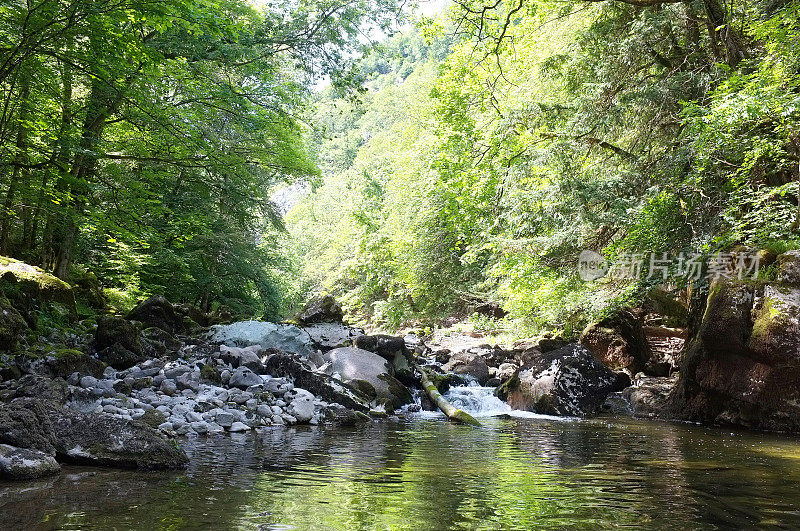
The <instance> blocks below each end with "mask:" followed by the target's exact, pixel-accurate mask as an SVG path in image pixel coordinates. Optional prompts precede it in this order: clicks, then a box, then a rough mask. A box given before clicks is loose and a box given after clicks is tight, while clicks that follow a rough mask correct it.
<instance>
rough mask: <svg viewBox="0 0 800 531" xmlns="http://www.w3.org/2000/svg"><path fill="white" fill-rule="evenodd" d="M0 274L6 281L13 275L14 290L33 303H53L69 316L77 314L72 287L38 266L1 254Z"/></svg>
mask: <svg viewBox="0 0 800 531" xmlns="http://www.w3.org/2000/svg"><path fill="white" fill-rule="evenodd" d="M0 276H2V278H3V279H4V280H6V281H8V280H11V277H13V283H14V284H15V291H17V292H18V293H19V294H20V295H21V296H22V297H24V298H25V299H27V300H29V301H32V302H33V303H34V304H35V305H40V304H41V303H54V304H58V305H60V306H62V307H63V308H64V309H65V310H66V311H67V312H68V313H69V314H70V315H71V316H75V315H76V314H77V311H76V308H75V294H74V292H73V291H72V287H71V286H70V285H69V284H67V283H66V282H64V281H63V280H61V279H59V278H57V277H55V276H53V275H51V274H50V273H47V272H46V271H44V270H43V269H42V268H40V267H36V266H32V265H30V264H26V263H25V262H21V261H19V260H14V259H13V258H8V257H5V256H2V257H0Z"/></svg>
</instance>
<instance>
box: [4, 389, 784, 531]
mask: <svg viewBox="0 0 800 531" xmlns="http://www.w3.org/2000/svg"><path fill="white" fill-rule="evenodd" d="M459 396H461V397H466V398H464V401H463V402H462V403H461V405H466V404H473V405H474V404H475V402H474V399H475V396H483V391H481V390H480V388H470V390H469V392H467V391H465V390H460V389H456V390H454V392H453V393H451V394H450V395H449V397H450V398H451V399H453V400H454V401H455V400H456V397H459ZM491 403H492V402H491V400H486V402H485V403H484V404H478V405H477V407H478V410H482V411H485V412H489V413H490V412H492V411H494V410H495V409H496V408H493V407H490V406H491ZM486 404H489V405H488V406H487V405H486ZM506 413H508V412H506ZM506 413H504V414H503V416H497V415H494V414H492V416H484V417H483V418H482V423H483V426H482V427H480V428H473V427H469V426H460V425H456V424H452V423H450V422H447V421H446V420H445V419H443V418H442V417H440V416H437V417H432V418H425V417H423V416H414V417H412V418H410V419H408V420H395V421H393V420H388V421H382V422H372V423H368V424H366V425H364V426H361V427H358V428H353V429H346V430H324V429H321V428H314V427H309V428H291V429H271V430H267V431H265V432H264V433H262V434H258V435H254V434H251V435H237V436H232V437H228V436H224V437H217V438H210V439H196V440H190V441H188V442H187V443H186V445H185V446H186V448H187V451H188V452H189V453H190V454H191V457H192V462H191V464H190V466H189V468H188V469H187V470H185V471H179V472H135V471H124V470H123V471H121V470H109V469H100V468H86V467H65V470H64V472H63V473H62V474H61V475H59V476H56V477H54V478H50V479H46V480H41V481H34V482H27V483H20V484H12V483H3V484H0V529H17V528H26V529H29V528H34V529H36V528H39V529H53V528H64V529H80V528H103V529H105V528H117V529H126V528H147V529H158V528H172V529H198V528H201V529H202V528H205V529H220V528H246V529H252V528H260V529H285V528H292V527H294V528H297V529H375V528H379V529H385V528H393V529H394V528H396V529H473V528H481V529H530V528H542V527H543V528H553V527H559V528H561V527H584V528H587V527H588V528H593V527H599V526H603V527H607V526H623V527H625V526H650V527H653V526H657V527H659V528H673V529H693V528H708V527H714V526H717V527H753V526H764V525H775V524H777V525H782V526H784V527H798V526H800V513H798V510H800V501H798V497H797V490H796V489H797V485H798V481H800V463H799V462H798V460H797V459H796V458H795V457H796V455H798V452H799V451H800V444H799V443H798V442H797V441H795V440H793V439H790V438H780V437H774V436H768V435H758V434H749V433H735V434H732V433H730V432H729V431H727V432H726V431H720V430H713V429H707V428H697V427H690V426H675V425H669V424H661V423H647V422H639V421H631V420H627V419H610V418H609V419H593V420H580V421H576V420H572V421H569V420H567V421H564V419H558V420H556V419H550V418H542V417H536V418H507V417H505V414H506ZM759 448H769V451H768V452H761V451H759Z"/></svg>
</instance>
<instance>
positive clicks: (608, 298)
mask: <svg viewBox="0 0 800 531" xmlns="http://www.w3.org/2000/svg"><path fill="white" fill-rule="evenodd" d="M406 14H408V10H407V9H404V6H398V5H395V4H392V3H391V2H387V1H384V0H377V1H375V2H369V1H364V2H357V3H337V2H330V1H327V0H324V1H317V0H314V1H301V2H299V3H297V4H292V5H280V4H276V3H257V4H254V5H250V4H248V3H246V2H241V1H236V0H203V1H174V2H149V1H147V0H130V1H129V0H102V1H97V0H41V1H39V2H23V1H21V0H19V1H17V0H15V1H11V2H4V3H3V5H2V6H1V7H0V51H2V54H1V55H0V91H1V92H0V97H1V98H2V114H0V175H2V186H0V201H2V211H0V254H3V255H7V256H10V257H13V258H16V259H20V260H23V261H25V262H27V263H30V264H34V265H38V266H41V267H43V268H44V269H46V270H48V271H52V272H54V273H55V275H56V276H58V277H60V278H62V279H65V280H67V281H71V282H74V281H76V279H79V278H80V277H81V276H82V275H86V274H89V273H87V271H90V272H91V274H96V275H97V276H98V277H99V278H100V279H101V282H102V283H103V287H104V292H105V294H106V296H107V297H108V298H109V300H110V302H111V303H112V304H113V305H115V306H117V307H119V308H121V309H129V308H130V307H131V306H132V305H133V304H134V303H135V302H136V300H138V299H140V298H142V297H143V296H146V295H151V294H161V295H164V296H166V297H167V298H168V299H170V300H173V301H180V302H190V303H194V304H196V305H197V306H199V307H200V308H202V309H203V310H205V311H209V310H211V309H213V308H216V307H220V306H224V307H228V308H231V310H232V311H233V312H234V313H236V314H240V315H244V316H259V317H261V316H265V317H268V318H275V317H279V316H280V315H282V314H283V315H285V314H286V313H287V312H288V311H290V310H292V309H293V308H294V307H295V306H296V305H297V304H298V302H300V301H301V300H302V299H303V298H305V297H307V296H308V295H309V294H312V293H320V292H330V293H333V294H334V295H336V296H337V297H339V298H340V299H341V300H342V301H343V303H344V304H345V308H346V309H347V310H348V311H349V313H350V315H351V317H352V318H353V319H356V320H364V321H370V322H372V323H375V324H378V325H381V326H385V327H387V328H397V327H400V326H402V325H405V324H410V323H416V322H425V323H427V322H433V321H435V320H437V319H441V318H443V317H446V316H449V315H468V314H469V313H470V311H471V309H472V308H474V307H475V306H476V305H479V304H482V303H485V302H492V303H497V304H499V305H500V306H502V308H504V309H505V310H507V311H508V312H509V317H508V319H510V320H511V321H512V322H514V323H515V324H516V325H518V326H520V327H521V328H523V329H534V330H539V329H546V328H555V329H560V330H564V331H566V332H567V333H574V332H575V331H578V330H580V328H581V327H582V326H583V325H584V324H585V323H586V322H588V321H589V320H590V319H592V318H594V317H597V316H600V315H602V314H603V313H604V312H606V311H607V310H608V309H610V308H615V307H620V306H625V305H631V304H636V303H638V302H641V301H642V300H643V299H644V298H646V297H647V294H648V293H649V292H650V289H651V288H652V287H653V286H655V285H657V284H660V285H662V287H666V288H667V289H669V290H672V291H673V293H678V291H679V290H680V289H681V288H682V287H683V286H684V285H685V284H686V282H685V281H684V280H685V279H684V280H682V279H681V277H680V275H677V274H676V275H674V276H672V277H670V280H669V282H667V283H665V282H664V280H663V278H661V277H658V278H653V277H652V276H650V278H648V276H647V275H645V274H642V275H640V276H639V277H637V278H628V279H619V278H604V279H600V280H598V281H595V282H585V281H583V280H581V278H580V277H579V275H578V270H577V266H576V264H577V260H578V256H579V253H580V252H581V251H582V250H584V249H589V250H593V251H596V252H598V253H600V254H602V255H603V256H604V257H605V258H607V259H609V260H611V261H613V260H615V259H618V258H620V257H624V256H626V255H628V254H630V253H652V252H655V253H659V254H661V253H669V255H670V256H677V255H678V254H679V253H699V254H700V255H702V256H711V255H712V254H713V253H716V252H719V251H729V250H731V249H734V248H737V246H739V247H742V248H766V249H772V250H774V251H776V252H782V251H785V250H787V249H790V248H793V247H796V246H797V243H798V219H800V210H799V208H798V180H799V179H800V176H799V174H798V172H799V170H798V159H800V133H798V131H800V127H798V126H799V125H800V76H798V73H799V72H800V49H799V48H798V46H797V44H798V42H800V40H799V37H800V25H799V24H798V20H800V4H798V3H797V2H793V1H747V2H743V3H734V2H730V3H726V2H720V1H718V0H703V1H699V0H696V1H682V2H673V1H663V0H620V1H615V0H608V1H600V2H598V1H587V2H553V1H547V0H541V1H529V2H526V1H524V0H519V2H517V1H511V2H495V3H482V2H479V1H472V0H470V1H464V2H461V1H457V2H455V3H453V4H452V5H448V6H447V7H446V8H445V10H444V11H443V12H441V13H439V14H438V15H436V16H434V17H432V18H431V17H416V18H414V19H413V23H406V22H404V18H403V17H404V16H405V15H406ZM398 28H399V29H401V31H400V32H399V33H397V34H396V35H394V36H390V35H391V34H392V33H393V31H394V30H396V29H398ZM370 33H372V34H373V37H370ZM386 36H389V37H387V38H384V39H382V38H381V37H386ZM288 185H294V186H293V188H292V190H294V192H293V193H292V194H289V195H290V196H292V201H291V202H292V203H296V202H297V201H298V197H297V196H300V197H299V203H298V204H296V205H294V206H293V208H291V210H290V212H289V213H288V214H287V215H286V216H285V217H284V215H283V212H282V210H281V207H282V205H279V204H276V200H275V198H276V191H277V190H279V189H280V188H281V187H285V186H288ZM297 190H300V192H297ZM284 218H285V219H284Z"/></svg>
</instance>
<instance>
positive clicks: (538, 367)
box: [497, 344, 629, 416]
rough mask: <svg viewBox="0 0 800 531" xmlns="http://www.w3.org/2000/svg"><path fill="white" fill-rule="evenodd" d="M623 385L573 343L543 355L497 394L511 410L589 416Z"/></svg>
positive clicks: (615, 376)
mask: <svg viewBox="0 0 800 531" xmlns="http://www.w3.org/2000/svg"><path fill="white" fill-rule="evenodd" d="M628 381H629V380H628ZM626 383H627V381H625V382H623V381H622V379H621V377H620V375H618V374H616V373H614V372H612V371H611V370H610V369H609V368H608V367H606V366H605V365H603V364H602V363H600V361H598V360H597V358H595V357H594V356H593V355H592V354H591V353H590V352H589V351H588V350H587V349H585V348H584V347H582V346H580V345H576V344H572V345H567V346H566V347H563V348H560V349H558V350H554V351H551V352H548V353H545V354H542V355H541V356H539V357H538V358H537V359H536V360H534V361H533V362H532V363H531V364H530V365H529V366H527V367H523V368H522V369H520V370H519V372H518V373H517V375H516V376H514V377H512V378H511V379H510V380H508V381H507V382H506V383H504V384H503V385H502V386H501V387H499V388H498V390H497V394H498V396H499V397H500V398H502V399H504V400H505V401H506V402H508V404H509V405H510V406H511V407H512V408H514V409H522V410H526V411H532V412H534V413H541V414H547V415H566V416H589V415H593V414H595V413H596V412H597V410H598V409H599V407H600V405H601V404H602V403H603V401H604V400H605V398H606V396H608V395H609V394H610V393H612V392H614V391H618V390H620V389H622V387H624V385H625V384H626Z"/></svg>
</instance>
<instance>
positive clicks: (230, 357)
mask: <svg viewBox="0 0 800 531" xmlns="http://www.w3.org/2000/svg"><path fill="white" fill-rule="evenodd" d="M261 350H262V348H261V345H251V346H249V347H243V348H242V347H229V346H227V345H220V346H219V357H220V359H221V360H222V361H224V362H225V363H227V364H229V365H231V366H232V367H233V368H237V367H247V368H248V369H250V370H251V371H255V372H260V371H261V369H262V365H261V355H260V354H259V353H260V352H261Z"/></svg>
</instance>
